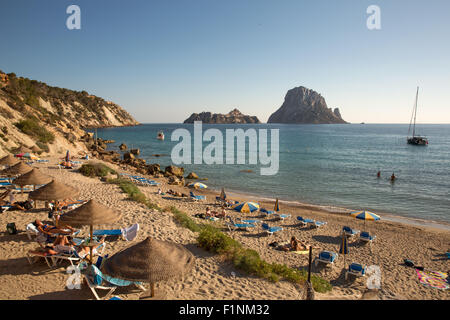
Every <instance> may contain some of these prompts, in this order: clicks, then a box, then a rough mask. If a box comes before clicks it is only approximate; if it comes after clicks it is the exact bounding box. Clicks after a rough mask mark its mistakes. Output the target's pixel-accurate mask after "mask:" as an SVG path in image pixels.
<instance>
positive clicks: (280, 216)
mask: <svg viewBox="0 0 450 320" xmlns="http://www.w3.org/2000/svg"><path fill="white" fill-rule="evenodd" d="M290 217H291V215H290V214H278V218H280V220H284V219H287V218H290Z"/></svg>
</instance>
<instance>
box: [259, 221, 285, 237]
mask: <svg viewBox="0 0 450 320" xmlns="http://www.w3.org/2000/svg"><path fill="white" fill-rule="evenodd" d="M261 227H262V228H263V230H264V231H265V232H266V233H267V234H268V235H273V234H274V233H276V232H279V231H282V230H283V228H282V227H270V226H269V225H268V224H267V223H262V224H261Z"/></svg>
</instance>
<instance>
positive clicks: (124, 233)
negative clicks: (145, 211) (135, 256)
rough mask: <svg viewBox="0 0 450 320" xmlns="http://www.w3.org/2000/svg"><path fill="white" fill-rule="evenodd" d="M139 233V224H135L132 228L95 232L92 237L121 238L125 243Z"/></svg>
mask: <svg viewBox="0 0 450 320" xmlns="http://www.w3.org/2000/svg"><path fill="white" fill-rule="evenodd" d="M138 231H139V224H138V223H135V224H133V225H132V226H130V227H128V228H125V229H113V230H95V231H94V232H93V235H94V236H97V237H102V236H121V237H122V239H124V240H126V241H133V240H134V239H135V238H136V236H137V233H138Z"/></svg>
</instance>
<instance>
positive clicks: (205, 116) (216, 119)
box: [184, 109, 261, 124]
mask: <svg viewBox="0 0 450 320" xmlns="http://www.w3.org/2000/svg"><path fill="white" fill-rule="evenodd" d="M194 121H202V122H203V123H220V124H232V123H261V122H260V121H259V119H258V118H257V117H255V116H249V115H244V114H242V113H241V112H240V111H239V110H238V109H233V110H232V111H230V112H229V113H227V114H221V113H214V114H212V113H211V112H201V113H193V114H192V115H191V116H190V117H189V118H187V119H186V120H184V123H194Z"/></svg>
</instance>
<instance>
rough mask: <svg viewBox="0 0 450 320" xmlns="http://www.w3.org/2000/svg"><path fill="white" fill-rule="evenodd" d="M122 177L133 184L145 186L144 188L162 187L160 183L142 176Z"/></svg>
mask: <svg viewBox="0 0 450 320" xmlns="http://www.w3.org/2000/svg"><path fill="white" fill-rule="evenodd" d="M120 175H121V176H123V177H125V178H127V179H130V180H131V181H132V182H134V183H137V184H140V185H144V186H158V185H160V183H159V182H156V181H155V180H151V179H147V178H144V177H140V176H134V175H131V174H128V173H121V174H120Z"/></svg>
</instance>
